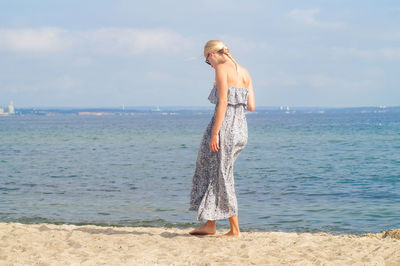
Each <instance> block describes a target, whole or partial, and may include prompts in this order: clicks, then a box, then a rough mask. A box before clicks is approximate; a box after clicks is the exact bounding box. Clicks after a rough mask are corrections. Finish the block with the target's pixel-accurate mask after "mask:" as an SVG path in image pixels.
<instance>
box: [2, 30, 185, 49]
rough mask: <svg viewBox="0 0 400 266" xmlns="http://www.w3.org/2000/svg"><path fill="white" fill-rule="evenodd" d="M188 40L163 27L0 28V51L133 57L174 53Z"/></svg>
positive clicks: (182, 47)
mask: <svg viewBox="0 0 400 266" xmlns="http://www.w3.org/2000/svg"><path fill="white" fill-rule="evenodd" d="M191 45H192V43H191V41H190V40H189V39H187V38H185V37H183V36H181V35H180V34H178V33H176V32H173V31H169V30H165V29H135V28H101V29H94V30H87V31H78V30H66V29H62V28H55V27H44V28H36V29H35V28H31V29H0V50H6V51H7V50H8V51H14V52H40V53H55V52H62V51H67V52H71V51H73V52H77V51H78V52H79V51H82V52H84V53H85V54H86V53H88V52H89V53H95V54H101V55H116V56H135V55H140V54H145V53H157V54H169V53H177V52H179V51H181V50H182V49H187V48H189V47H191Z"/></svg>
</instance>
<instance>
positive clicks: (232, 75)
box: [214, 59, 251, 89]
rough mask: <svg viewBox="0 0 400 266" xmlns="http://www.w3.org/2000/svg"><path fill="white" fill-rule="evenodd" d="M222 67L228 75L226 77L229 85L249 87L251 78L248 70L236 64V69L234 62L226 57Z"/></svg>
mask: <svg viewBox="0 0 400 266" xmlns="http://www.w3.org/2000/svg"><path fill="white" fill-rule="evenodd" d="M224 68H225V71H226V73H227V76H228V77H227V79H228V85H229V86H232V87H238V88H246V89H250V88H249V87H250V86H251V78H250V75H249V72H248V71H247V70H246V69H245V68H244V67H242V66H241V65H239V64H238V65H237V68H238V71H236V66H235V64H234V63H233V62H232V61H231V60H230V59H228V60H227V62H226V63H224ZM214 84H216V83H214Z"/></svg>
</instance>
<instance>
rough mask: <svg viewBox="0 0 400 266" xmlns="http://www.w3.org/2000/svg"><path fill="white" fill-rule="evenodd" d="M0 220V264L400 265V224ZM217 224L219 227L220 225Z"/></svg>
mask: <svg viewBox="0 0 400 266" xmlns="http://www.w3.org/2000/svg"><path fill="white" fill-rule="evenodd" d="M191 229H192V228H189V229H187V230H181V229H176V228H161V227H160V228H153V227H101V226H94V225H84V226H75V225H54V224H29V225H27V224H20V223H0V239H1V241H0V264H1V265H138V264H139V265H141V264H145V265H170V264H173V265H184V264H185V265H232V264H234V265H235V264H236V265H239V264H241V265H252V264H257V265H260V264H264V265H265V264H267V265H282V264H290V265H305V264H308V265H309V264H312V265H322V264H323V265H339V264H341V265H344V264H346V265H400V230H399V229H394V230H389V231H382V232H381V233H377V234H365V235H361V236H358V235H347V234H346V235H345V234H343V235H330V234H326V233H313V234H311V233H284V232H241V236H240V237H239V238H216V237H215V236H216V235H222V234H224V233H225V232H226V231H227V230H226V229H224V230H222V229H221V230H217V233H216V235H213V236H192V235H189V234H188V232H189V231H190V230H191ZM217 229H218V228H217Z"/></svg>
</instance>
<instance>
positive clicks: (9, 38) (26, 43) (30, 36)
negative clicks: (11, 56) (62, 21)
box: [0, 27, 72, 52]
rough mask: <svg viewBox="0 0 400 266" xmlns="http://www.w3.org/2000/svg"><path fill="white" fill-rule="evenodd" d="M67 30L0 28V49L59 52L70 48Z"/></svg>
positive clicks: (51, 28)
mask: <svg viewBox="0 0 400 266" xmlns="http://www.w3.org/2000/svg"><path fill="white" fill-rule="evenodd" d="M71 44H72V43H71V42H70V41H69V38H68V31H67V30H64V29H60V28H53V27H45V28H40V29H0V49H2V50H11V51H15V52H59V51H63V50H67V49H70V48H72V47H71Z"/></svg>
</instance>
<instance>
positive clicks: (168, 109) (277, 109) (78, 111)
mask: <svg viewBox="0 0 400 266" xmlns="http://www.w3.org/2000/svg"><path fill="white" fill-rule="evenodd" d="M214 108H215V106H214V105H213V106H208V107H206V106H165V107H160V106H137V107H125V106H124V107H123V108H122V107H119V108H118V107H28V108H15V114H6V115H3V116H18V115H39V116H40V115H41V116H52V115H63V114H64V115H67V114H70V115H78V116H107V115H135V114H156V115H178V114H204V113H212V112H213V111H214ZM398 112H400V106H389V107H388V106H366V107H289V106H259V107H257V108H256V110H255V111H254V112H247V113H248V114H259V113H275V114H295V113H315V114H325V113H398ZM0 117H1V116H0Z"/></svg>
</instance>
